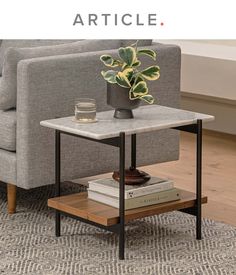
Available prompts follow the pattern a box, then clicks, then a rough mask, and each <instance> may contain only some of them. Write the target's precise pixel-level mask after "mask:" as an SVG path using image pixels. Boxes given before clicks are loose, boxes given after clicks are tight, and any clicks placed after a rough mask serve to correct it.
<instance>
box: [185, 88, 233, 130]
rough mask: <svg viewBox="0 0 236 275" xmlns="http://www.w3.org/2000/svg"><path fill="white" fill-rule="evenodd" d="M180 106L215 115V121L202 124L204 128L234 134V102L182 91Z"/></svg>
mask: <svg viewBox="0 0 236 275" xmlns="http://www.w3.org/2000/svg"><path fill="white" fill-rule="evenodd" d="M181 108H183V109H185V110H190V111H194V112H200V113H205V114H211V115H213V116H215V121H212V122H209V123H205V124H204V125H203V127H204V129H209V130H213V131H217V132H222V133H227V134H231V135H236V124H235V118H236V108H235V105H234V104H229V103H228V102H227V101H219V100H214V98H212V97H210V98H209V99H208V98H207V97H200V96H199V95H197V96H196V97H194V95H193V94H190V95H188V93H183V94H182V95H181Z"/></svg>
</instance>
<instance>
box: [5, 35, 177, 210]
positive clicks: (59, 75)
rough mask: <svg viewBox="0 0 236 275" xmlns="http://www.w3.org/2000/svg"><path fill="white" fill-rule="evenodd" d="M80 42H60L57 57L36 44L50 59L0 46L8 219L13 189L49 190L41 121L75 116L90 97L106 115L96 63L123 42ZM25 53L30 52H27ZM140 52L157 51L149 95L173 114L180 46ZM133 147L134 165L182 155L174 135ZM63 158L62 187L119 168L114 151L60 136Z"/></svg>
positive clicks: (50, 168)
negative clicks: (76, 109)
mask: <svg viewBox="0 0 236 275" xmlns="http://www.w3.org/2000/svg"><path fill="white" fill-rule="evenodd" d="M84 41H85V40H83V42H81V43H84V46H83V50H81V47H79V48H78V51H77V50H75V49H73V50H71V47H72V46H71V43H77V44H78V43H79V42H78V41H76V42H74V41H64V42H63V43H62V42H59V43H58V44H61V45H63V50H62V51H60V50H59V51H58V49H57V48H55V47H58V45H50V46H48V45H49V44H48V43H46V46H42V42H40V43H41V44H40V48H41V50H42V51H45V49H44V48H45V47H48V48H51V49H53V48H54V49H55V50H54V51H53V50H52V51H51V50H50V49H48V50H47V54H45V52H43V53H42V52H41V50H40V49H39V47H36V48H35V50H34V48H32V45H29V44H27V43H26V44H27V45H23V46H22V45H17V43H16V46H18V47H20V48H21V47H24V49H22V48H21V49H19V48H9V49H4V51H2V52H1V47H3V46H4V41H2V42H1V41H0V55H1V54H4V56H2V57H1V58H0V60H1V59H2V60H4V62H3V65H2V66H3V71H2V77H0V107H1V109H2V110H1V111H0V180H1V181H3V182H5V183H7V184H8V211H9V213H13V212H14V211H15V196H16V186H18V187H21V188H25V189H31V188H35V187H38V186H42V185H48V184H53V183H54V133H53V131H52V130H50V129H45V128H42V127H41V126H40V124H39V123H40V121H41V120H46V119H50V118H55V117H62V116H69V115H73V112H74V103H75V99H76V98H78V97H90V98H95V99H96V101H97V108H98V111H104V110H110V109H111V108H110V107H109V106H108V105H107V104H106V82H105V81H104V80H103V78H102V77H101V74H100V72H101V70H102V69H104V67H103V65H102V64H101V62H100V60H99V57H100V56H101V55H102V54H111V55H116V54H117V48H118V47H119V46H121V45H124V44H127V43H128V42H127V41H121V40H116V41H114V40H113V41H112V42H111V40H110V41H106V43H105V44H104V41H102V42H101V41H94V40H93V41H92V40H91V41H87V42H84ZM13 42H14V41H13ZM100 42H101V44H100ZM110 42H111V44H109V43H110ZM129 42H130V41H129ZM86 43H93V45H94V46H95V48H96V50H95V48H93V47H92V46H91V47H87V46H85V45H86ZM145 43H146V44H148V43H147V42H144V44H145ZM53 44H56V43H55V42H54V43H53ZM99 45H103V46H102V47H99ZM104 45H105V47H104ZM27 46H28V47H29V46H31V47H30V48H25V47H27ZM35 46H37V45H34V47H35ZM145 47H148V48H150V49H153V50H155V51H156V52H157V56H158V58H157V63H158V65H159V66H160V68H161V77H160V79H159V80H158V81H154V82H150V83H149V84H150V86H149V87H150V91H151V94H152V95H154V97H155V98H156V99H157V102H158V104H161V105H166V106H171V107H178V106H179V90H180V58H181V54H180V49H179V47H177V46H175V45H162V44H158V43H151V45H149V46H145ZM72 48H73V47H72ZM68 49H70V50H68ZM37 51H38V52H37ZM34 52H37V54H34ZM53 52H54V53H53ZM143 64H144V66H149V65H151V64H153V61H150V60H149V59H148V58H143ZM9 68H10V69H9ZM6 74H8V75H7V76H6ZM14 77H15V79H14ZM14 81H15V83H12V82H14ZM1 82H4V83H1ZM3 84H4V85H3ZM8 85H9V86H8ZM14 85H15V86H14ZM10 86H11V89H9V91H10V93H11V92H12V93H13V94H14V95H12V96H13V97H11V99H10V101H9V100H7V101H6V96H7V97H8V99H9V91H8V90H4V89H6V87H7V88H9V87H10ZM12 87H13V88H12ZM14 87H15V88H14ZM1 89H2V90H1ZM14 96H15V98H14ZM4 100H5V101H4ZM6 102H7V103H6ZM4 104H5V105H4ZM14 105H15V106H14ZM5 107H6V108H5ZM127 142H129V141H127ZM127 148H128V147H127ZM137 148H138V149H137V165H148V164H153V163H158V162H164V161H170V160H176V159H178V154H179V141H178V133H177V131H174V130H167V131H166V130H165V131H159V132H155V133H152V134H142V135H139V136H137ZM127 154H129V152H127ZM61 155H62V180H72V179H75V178H80V177H85V176H92V175H96V174H99V173H104V172H109V171H113V170H114V169H117V168H118V162H117V156H118V152H117V150H116V148H113V147H110V146H107V145H102V144H95V143H92V142H90V141H87V140H79V139H77V138H74V137H68V136H66V137H64V136H63V137H62V152H61ZM127 165H129V158H128V157H127Z"/></svg>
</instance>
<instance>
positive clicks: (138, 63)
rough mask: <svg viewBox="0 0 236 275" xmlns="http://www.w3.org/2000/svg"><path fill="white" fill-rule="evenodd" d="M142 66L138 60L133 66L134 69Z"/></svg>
mask: <svg viewBox="0 0 236 275" xmlns="http://www.w3.org/2000/svg"><path fill="white" fill-rule="evenodd" d="M140 65H141V62H140V61H139V60H138V59H136V60H135V61H134V64H133V65H132V66H133V67H138V66H140Z"/></svg>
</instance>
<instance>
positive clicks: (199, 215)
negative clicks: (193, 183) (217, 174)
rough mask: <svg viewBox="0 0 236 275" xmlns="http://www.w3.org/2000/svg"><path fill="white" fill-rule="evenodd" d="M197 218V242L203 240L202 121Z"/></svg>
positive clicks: (198, 124)
mask: <svg viewBox="0 0 236 275" xmlns="http://www.w3.org/2000/svg"><path fill="white" fill-rule="evenodd" d="M196 176H197V178H196V180H197V190H196V194H197V216H196V219H197V221H196V235H197V240H201V238H202V229H201V227H202V202H201V200H202V120H198V121H197V171H196Z"/></svg>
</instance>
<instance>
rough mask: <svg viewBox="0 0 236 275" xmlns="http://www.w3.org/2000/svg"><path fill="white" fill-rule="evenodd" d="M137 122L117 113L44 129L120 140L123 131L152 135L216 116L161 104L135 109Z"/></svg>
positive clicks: (59, 122)
mask: <svg viewBox="0 0 236 275" xmlns="http://www.w3.org/2000/svg"><path fill="white" fill-rule="evenodd" d="M133 113H134V118H133V119H116V118H114V117H113V114H114V110H113V111H106V112H99V113H97V122H96V123H88V124H80V123H78V122H75V121H73V117H62V118H57V119H50V120H44V121H41V122H40V124H41V125H42V126H44V127H48V128H52V129H55V130H60V131H64V132H68V133H72V134H76V135H79V136H84V137H89V138H93V139H98V140H101V139H105V138H112V137H118V136H119V134H120V132H125V134H126V135H131V134H137V133H144V132H151V131H155V130H161V129H168V128H172V127H178V126H183V125H189V124H193V123H196V122H197V120H198V119H201V120H202V121H203V122H204V121H212V120H214V117H213V116H211V115H205V114H200V113H195V112H190V111H185V110H180V109H175V108H169V107H165V106H160V105H149V106H142V107H139V108H137V109H135V110H133Z"/></svg>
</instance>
